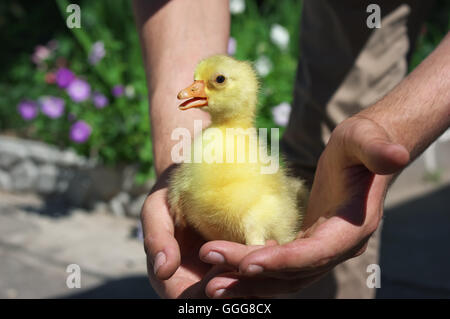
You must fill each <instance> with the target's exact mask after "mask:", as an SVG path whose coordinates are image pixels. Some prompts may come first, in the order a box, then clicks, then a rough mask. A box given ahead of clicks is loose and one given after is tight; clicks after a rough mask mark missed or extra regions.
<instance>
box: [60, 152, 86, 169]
mask: <svg viewBox="0 0 450 319" xmlns="http://www.w3.org/2000/svg"><path fill="white" fill-rule="evenodd" d="M86 162H87V160H86V159H85V158H84V157H81V156H79V155H77V154H76V153H75V152H74V151H72V150H66V151H63V152H61V154H60V157H59V163H60V164H61V165H63V166H83V165H85V164H86Z"/></svg>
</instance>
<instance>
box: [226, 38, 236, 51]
mask: <svg viewBox="0 0 450 319" xmlns="http://www.w3.org/2000/svg"><path fill="white" fill-rule="evenodd" d="M227 52H228V55H234V54H235V53H236V40H235V39H234V38H232V37H230V38H229V39H228V49H227Z"/></svg>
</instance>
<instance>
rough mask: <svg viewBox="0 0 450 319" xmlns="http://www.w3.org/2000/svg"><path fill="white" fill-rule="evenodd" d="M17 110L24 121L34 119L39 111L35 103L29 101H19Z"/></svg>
mask: <svg viewBox="0 0 450 319" xmlns="http://www.w3.org/2000/svg"><path fill="white" fill-rule="evenodd" d="M17 110H18V111H19V113H20V116H22V118H23V119H24V120H25V121H30V120H32V119H34V118H35V117H36V116H37V115H38V111H39V110H38V105H37V103H36V102H33V101H30V100H23V101H21V102H20V103H19V104H18V105H17Z"/></svg>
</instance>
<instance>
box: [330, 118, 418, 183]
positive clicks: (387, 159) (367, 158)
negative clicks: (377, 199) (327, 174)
mask: <svg viewBox="0 0 450 319" xmlns="http://www.w3.org/2000/svg"><path fill="white" fill-rule="evenodd" d="M347 123H348V124H347V125H342V126H340V127H339V129H337V130H336V134H335V135H337V139H338V140H339V139H342V143H336V144H335V145H334V146H335V147H342V146H344V148H345V151H344V152H342V151H340V152H338V153H339V154H342V157H341V161H343V163H345V164H346V165H347V166H352V165H355V164H360V163H362V164H364V166H366V167H367V168H368V169H369V170H370V171H372V172H373V173H376V174H382V175H385V174H392V173H395V172H397V171H398V170H400V169H401V168H403V167H404V166H405V165H407V164H408V162H409V152H408V151H407V150H406V148H405V147H404V146H402V145H400V144H396V143H393V142H392V141H391V139H390V137H389V136H388V134H387V133H386V131H385V130H384V128H383V127H381V126H379V125H378V124H377V123H375V122H374V121H372V120H368V119H365V118H356V119H355V118H353V119H351V120H350V121H348V122H347ZM335 140H336V138H335Z"/></svg>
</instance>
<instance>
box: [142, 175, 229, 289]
mask: <svg viewBox="0 0 450 319" xmlns="http://www.w3.org/2000/svg"><path fill="white" fill-rule="evenodd" d="M168 175H169V170H166V171H165V172H164V173H163V174H162V175H161V177H160V178H159V179H158V181H157V183H156V184H155V186H154V187H153V189H152V191H151V192H150V195H149V196H148V197H147V199H146V200H145V203H144V206H143V207H142V212H141V220H142V228H143V231H144V247H145V252H146V254H147V270H148V275H149V278H150V283H151V284H152V286H153V288H154V289H155V290H156V292H157V293H158V294H159V295H160V296H161V297H165V298H178V297H181V298H187V297H189V298H205V297H206V295H205V293H204V288H205V286H206V283H207V282H208V280H209V279H210V278H212V276H213V275H215V274H217V273H219V272H220V271H222V268H223V266H211V265H209V264H205V263H203V262H202V261H201V260H200V259H199V257H198V251H199V248H200V247H201V245H202V244H203V243H204V242H205V241H204V240H203V239H202V238H201V237H200V236H199V235H198V234H197V233H195V232H194V231H193V230H192V229H191V228H188V227H185V228H179V227H176V226H175V225H174V222H173V218H172V216H171V214H170V212H169V207H168V204H167V181H168Z"/></svg>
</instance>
